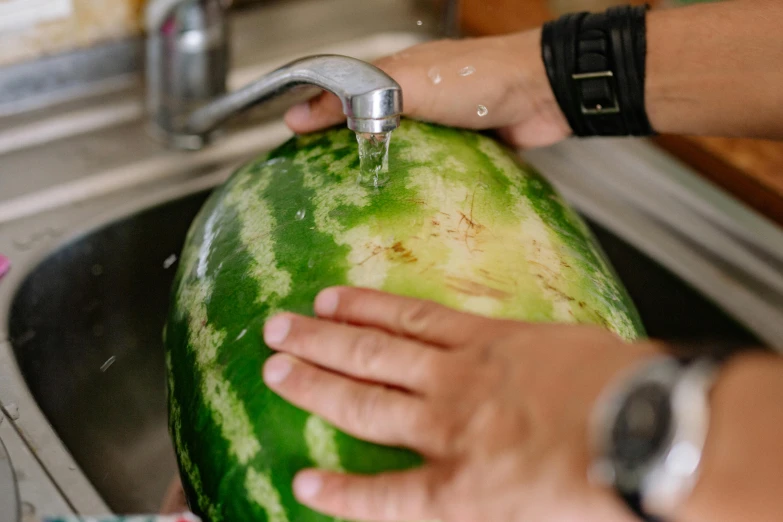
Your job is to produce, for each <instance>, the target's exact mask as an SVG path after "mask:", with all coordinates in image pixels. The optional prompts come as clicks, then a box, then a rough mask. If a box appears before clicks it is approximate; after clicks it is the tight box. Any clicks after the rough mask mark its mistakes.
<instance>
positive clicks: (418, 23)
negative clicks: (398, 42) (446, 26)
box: [416, 20, 424, 27]
mask: <svg viewBox="0 0 783 522" xmlns="http://www.w3.org/2000/svg"><path fill="white" fill-rule="evenodd" d="M416 25H418V26H419V27H421V26H422V25H424V22H422V21H421V20H417V21H416Z"/></svg>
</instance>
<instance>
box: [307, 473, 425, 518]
mask: <svg viewBox="0 0 783 522" xmlns="http://www.w3.org/2000/svg"><path fill="white" fill-rule="evenodd" d="M434 474H435V471H434V469H433V468H431V467H422V468H417V469H413V470H410V471H395V472H387V473H380V474H377V475H370V476H366V475H346V474H340V473H332V472H324V471H315V470H305V471H302V472H300V473H299V474H298V475H297V476H296V477H295V478H294V493H295V495H296V497H297V499H298V500H299V501H300V502H301V503H303V504H305V505H307V506H309V507H311V508H313V509H316V510H318V511H320V512H322V513H326V514H328V515H331V516H334V517H339V518H345V519H349V520H373V521H377V522H399V521H400V520H421V521H424V520H435V519H437V518H438V515H437V507H436V504H435V499H434V495H433V494H432V491H433V487H432V485H433V484H434V482H435V481H434Z"/></svg>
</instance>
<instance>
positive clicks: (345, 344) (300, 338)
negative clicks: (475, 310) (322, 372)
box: [264, 314, 445, 393]
mask: <svg viewBox="0 0 783 522" xmlns="http://www.w3.org/2000/svg"><path fill="white" fill-rule="evenodd" d="M264 339H265V341H266V343H267V345H269V346H270V347H271V348H274V349H276V350H280V351H284V352H287V353H290V354H292V355H295V356H297V357H299V358H302V359H305V360H307V361H310V362H312V363H315V364H317V365H318V366H322V367H325V368H328V369H330V370H334V371H337V372H339V373H342V374H346V375H351V376H353V377H357V378H360V379H363V380H368V381H375V382H378V383H382V384H388V385H392V386H396V387H400V388H405V389H408V390H410V391H413V392H417V393H424V392H425V391H427V390H428V389H429V386H428V385H429V384H431V383H432V380H433V378H434V375H433V374H434V373H435V369H436V368H439V367H443V366H445V362H444V361H443V360H442V359H443V358H444V357H445V355H444V354H443V353H442V352H441V351H439V350H436V349H433V348H431V347H428V346H426V345H423V344H420V343H417V342H414V341H410V340H408V339H403V338H399V337H393V336H390V335H388V334H387V333H385V332H382V331H379V330H375V329H369V328H358V327H355V326H348V325H344V324H338V323H333V322H329V321H322V320H317V319H311V318H309V317H301V316H294V315H292V314H281V315H278V316H276V317H274V318H272V319H270V320H269V321H268V322H267V324H266V325H265V328H264Z"/></svg>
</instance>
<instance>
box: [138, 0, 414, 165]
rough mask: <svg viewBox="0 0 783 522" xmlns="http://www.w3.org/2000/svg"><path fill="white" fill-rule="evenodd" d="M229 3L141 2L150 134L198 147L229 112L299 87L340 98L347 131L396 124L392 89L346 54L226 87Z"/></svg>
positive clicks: (397, 106) (395, 88)
mask: <svg viewBox="0 0 783 522" xmlns="http://www.w3.org/2000/svg"><path fill="white" fill-rule="evenodd" d="M229 3H230V2H229V0H150V1H149V2H148V3H147V13H146V14H147V16H146V20H147V33H148V35H147V110H148V112H149V118H150V121H151V124H152V125H151V128H152V130H153V132H154V134H155V135H157V136H158V137H159V138H161V139H162V140H163V141H165V142H166V143H167V144H169V145H170V146H174V147H176V148H181V149H193V150H194V149H200V148H202V147H204V146H205V145H206V144H207V143H208V142H209V141H210V139H211V137H212V136H213V134H214V133H215V131H217V130H218V128H219V127H220V126H221V125H222V124H223V123H225V122H226V121H227V120H229V119H230V118H231V117H232V116H234V115H237V114H240V113H242V112H243V111H245V110H247V109H249V108H251V107H253V106H256V105H259V104H263V103H265V102H267V101H269V100H271V99H273V98H276V97H278V95H280V94H283V93H284V92H285V91H288V90H290V89H292V88H295V87H301V86H310V87H311V88H314V87H318V88H320V89H324V90H327V91H329V92H331V93H333V94H335V95H336V96H337V97H338V98H340V100H341V101H342V106H343V112H344V113H345V116H346V118H347V124H348V127H349V128H350V129H352V130H354V131H355V132H358V133H383V132H389V131H392V130H394V129H395V128H397V127H398V126H399V124H400V115H401V114H402V89H401V88H400V86H399V85H398V84H397V82H395V81H394V80H393V79H392V78H391V77H389V76H388V75H387V74H385V73H384V72H383V71H381V70H380V69H378V68H377V67H375V66H373V65H371V64H369V63H366V62H363V61H361V60H357V59H355V58H350V57H347V56H339V55H316V56H308V57H305V58H301V59H299V60H295V61H293V62H290V63H288V64H286V65H284V66H282V67H280V68H279V69H277V70H275V71H272V72H271V73H269V74H266V75H264V76H263V77H261V78H259V79H258V80H256V81H254V82H252V83H250V84H248V85H246V86H244V87H242V88H240V89H238V90H236V91H234V92H227V87H226V84H227V77H228V62H229V50H230V49H229V47H230V46H229V26H228V23H227V20H226V13H225V10H226V6H227V5H228V4H229Z"/></svg>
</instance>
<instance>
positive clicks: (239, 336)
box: [236, 328, 247, 341]
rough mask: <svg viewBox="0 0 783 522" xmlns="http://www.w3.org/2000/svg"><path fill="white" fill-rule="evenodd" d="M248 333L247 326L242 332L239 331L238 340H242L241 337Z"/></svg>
mask: <svg viewBox="0 0 783 522" xmlns="http://www.w3.org/2000/svg"><path fill="white" fill-rule="evenodd" d="M246 333H247V328H245V329H244V330H242V331H241V332H239V335H237V338H236V340H237V341H238V340H240V339H241V338H243V337H244V336H245V334H246Z"/></svg>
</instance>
